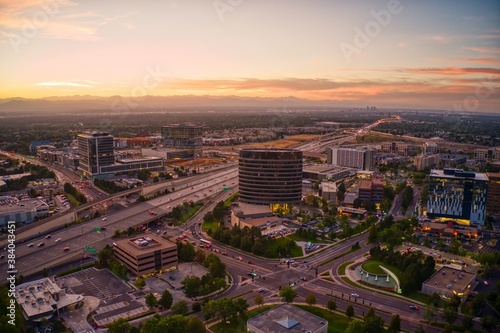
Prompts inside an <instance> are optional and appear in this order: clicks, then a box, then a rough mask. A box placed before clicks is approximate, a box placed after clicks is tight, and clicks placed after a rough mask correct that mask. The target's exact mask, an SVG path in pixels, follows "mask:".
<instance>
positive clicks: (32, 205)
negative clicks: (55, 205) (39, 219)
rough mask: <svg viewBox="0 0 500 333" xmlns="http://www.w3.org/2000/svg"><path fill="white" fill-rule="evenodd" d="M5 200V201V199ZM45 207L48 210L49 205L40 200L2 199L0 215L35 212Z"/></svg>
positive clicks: (0, 201) (0, 200) (0, 199)
mask: <svg viewBox="0 0 500 333" xmlns="http://www.w3.org/2000/svg"><path fill="white" fill-rule="evenodd" d="M4 198H5V199H4ZM39 207H45V208H46V209H48V205H47V204H46V203H45V202H43V201H40V200H38V199H30V200H21V201H19V200H17V198H9V197H2V198H0V214H1V213H9V214H12V213H16V212H27V211H33V212H35V211H36V209H37V208H39Z"/></svg>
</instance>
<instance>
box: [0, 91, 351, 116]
mask: <svg viewBox="0 0 500 333" xmlns="http://www.w3.org/2000/svg"><path fill="white" fill-rule="evenodd" d="M341 104H344V105H348V104H349V103H348V102H347V101H332V100H321V101H313V100H305V99H300V98H296V97H284V98H260V97H239V96H223V97H219V96H194V95H187V96H144V97H141V98H139V99H134V98H131V97H122V96H110V97H98V96H88V95H85V96H68V97H57V96H55V97H45V98H40V99H26V98H20V97H19V98H18V97H14V98H4V99H0V112H2V113H11V112H12V113H18V112H33V111H35V112H48V113H61V112H64V113H67V112H75V111H78V112H80V111H95V110H110V109H111V108H113V107H116V108H129V110H130V111H133V110H134V109H137V110H138V111H139V110H144V109H170V108H187V107H200V108H203V109H210V108H212V107H213V108H220V107H237V108H248V107H255V108H280V109H281V108H283V109H286V108H297V107H327V108H338V107H341Z"/></svg>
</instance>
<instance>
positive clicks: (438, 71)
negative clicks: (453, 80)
mask: <svg viewBox="0 0 500 333" xmlns="http://www.w3.org/2000/svg"><path fill="white" fill-rule="evenodd" d="M401 71H403V72H409V73H414V74H435V75H466V74H482V75H484V74H493V75H499V74H500V69H497V68H487V67H486V68H473V67H438V68H405V69H401Z"/></svg>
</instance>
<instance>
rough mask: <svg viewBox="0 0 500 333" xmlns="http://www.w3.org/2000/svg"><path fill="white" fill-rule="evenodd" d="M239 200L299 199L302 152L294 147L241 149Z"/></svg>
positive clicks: (294, 200) (294, 201) (287, 202)
mask: <svg viewBox="0 0 500 333" xmlns="http://www.w3.org/2000/svg"><path fill="white" fill-rule="evenodd" d="M238 177H239V188H240V191H239V193H240V201H242V202H245V203H250V204H268V205H269V204H282V203H284V204H294V203H300V200H301V199H302V152H301V151H300V150H295V149H241V150H240V156H239V165H238Z"/></svg>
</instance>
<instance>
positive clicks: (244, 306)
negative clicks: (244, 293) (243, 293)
mask: <svg viewBox="0 0 500 333" xmlns="http://www.w3.org/2000/svg"><path fill="white" fill-rule="evenodd" d="M233 304H234V307H235V309H236V312H237V313H238V314H240V315H241V314H243V313H245V311H247V310H248V302H247V300H246V299H244V298H241V297H238V298H237V299H235V300H234V301H233Z"/></svg>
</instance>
